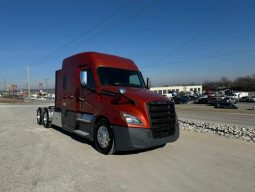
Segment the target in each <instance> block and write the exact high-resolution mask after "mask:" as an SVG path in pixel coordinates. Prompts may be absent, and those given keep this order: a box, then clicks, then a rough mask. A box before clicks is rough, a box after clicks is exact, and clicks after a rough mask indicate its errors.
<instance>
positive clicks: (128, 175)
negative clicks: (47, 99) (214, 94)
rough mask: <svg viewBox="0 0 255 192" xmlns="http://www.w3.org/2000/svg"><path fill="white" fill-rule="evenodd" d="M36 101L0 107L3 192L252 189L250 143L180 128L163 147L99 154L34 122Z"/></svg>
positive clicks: (254, 162) (254, 170)
mask: <svg viewBox="0 0 255 192" xmlns="http://www.w3.org/2000/svg"><path fill="white" fill-rule="evenodd" d="M36 107H37V106H36V105H0V114H1V115H0V123H1V126H0V178H1V179H0V191H1V192H4V191H12V192H13V191H15V192H16V191H20V192H24V191H38V192H39V191H40V192H41V191H45V192H46V191H47V192H51V191H52V192H53V191H54V192H55V191H61V192H62V191H63V192H65V191H66V192H70V191H109V192H112V191H113V192H114V191H145V192H148V191H157V192H158V191H160V192H161V191H166V192H169V191H174V192H186V191H189V192H193V191H194V192H197V191H201V192H206V191H210V192H211V191H215V192H223V191H224V192H225V191H229V192H235V191H238V192H239V191H245V192H254V191H255V183H254V176H255V148H254V147H255V145H254V144H253V143H248V142H245V141H241V140H236V139H227V138H224V137H219V136H215V135H209V134H200V133H192V132H185V131H182V132H181V136H180V139H179V140H178V141H177V142H175V143H172V144H168V145H166V147H164V148H159V149H155V150H147V151H140V152H137V153H119V154H116V155H110V156H104V155H101V154H99V153H98V152H96V151H95V150H94V148H93V147H92V146H91V145H90V143H88V142H86V141H84V140H83V139H81V138H79V137H76V136H72V135H70V134H67V133H66V132H63V131H60V130H59V129H45V128H43V127H41V126H38V125H37V124H36V123H35V110H36Z"/></svg>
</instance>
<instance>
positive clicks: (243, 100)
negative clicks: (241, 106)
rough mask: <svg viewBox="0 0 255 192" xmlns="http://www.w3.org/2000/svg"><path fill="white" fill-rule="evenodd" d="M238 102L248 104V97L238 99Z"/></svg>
mask: <svg viewBox="0 0 255 192" xmlns="http://www.w3.org/2000/svg"><path fill="white" fill-rule="evenodd" d="M239 101H240V102H248V101H249V97H248V96H245V97H242V98H240V99H239Z"/></svg>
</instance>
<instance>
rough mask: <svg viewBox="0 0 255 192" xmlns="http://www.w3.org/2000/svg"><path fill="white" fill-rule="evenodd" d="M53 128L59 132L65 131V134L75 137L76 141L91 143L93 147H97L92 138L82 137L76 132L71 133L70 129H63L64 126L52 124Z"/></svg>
mask: <svg viewBox="0 0 255 192" xmlns="http://www.w3.org/2000/svg"><path fill="white" fill-rule="evenodd" d="M51 128H52V129H54V130H56V131H58V132H60V133H63V134H65V135H67V136H69V137H71V138H72V139H74V140H75V141H78V142H80V143H84V144H88V145H90V146H91V147H93V148H94V149H95V147H94V145H93V142H92V141H90V140H88V139H86V138H84V137H81V136H79V135H76V134H74V133H70V132H68V131H66V130H64V129H62V128H60V127H57V126H52V127H51Z"/></svg>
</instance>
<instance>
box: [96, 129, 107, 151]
mask: <svg viewBox="0 0 255 192" xmlns="http://www.w3.org/2000/svg"><path fill="white" fill-rule="evenodd" d="M97 141H98V144H99V145H100V147H102V148H106V147H107V146H108V145H109V142H110V135H109V132H108V129H107V128H106V127H105V126H100V127H99V128H98V131H97Z"/></svg>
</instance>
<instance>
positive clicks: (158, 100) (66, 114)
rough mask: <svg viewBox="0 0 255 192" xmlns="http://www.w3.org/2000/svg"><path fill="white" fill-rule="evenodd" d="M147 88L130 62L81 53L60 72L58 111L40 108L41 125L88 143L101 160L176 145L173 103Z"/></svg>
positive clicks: (57, 78)
mask: <svg viewBox="0 0 255 192" xmlns="http://www.w3.org/2000/svg"><path fill="white" fill-rule="evenodd" d="M148 87H149V86H148V81H147V84H145V82H144V79H143V76H142V74H141V72H140V71H139V69H138V68H137V66H136V65H135V64H134V62H133V61H131V60H130V59H126V58H122V57H118V56H113V55H107V54H102V53H96V52H84V53H80V54H77V55H74V56H71V57H69V58H66V59H64V61H63V64H62V69H60V70H58V71H56V79H55V106H49V107H39V108H38V109H37V123H38V124H39V125H44V127H46V128H48V127H51V126H52V125H54V126H58V127H61V128H63V129H64V130H66V131H69V132H71V133H75V134H78V135H80V136H82V137H85V138H87V139H89V140H91V141H93V143H94V145H95V148H96V149H97V150H98V151H99V152H101V153H103V154H112V153H114V152H115V151H129V150H136V149H144V148H150V147H155V146H162V145H164V144H166V143H168V142H173V141H176V140H177V139H178V137H179V125H178V122H177V116H176V112H175V106H174V104H173V102H171V101H170V100H169V99H168V98H167V97H164V96H161V95H159V94H157V93H154V92H151V91H149V89H148Z"/></svg>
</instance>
